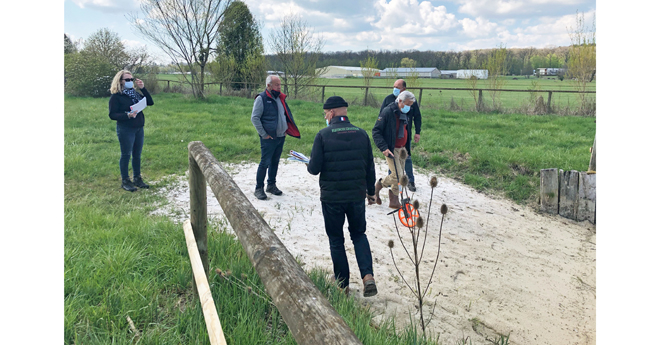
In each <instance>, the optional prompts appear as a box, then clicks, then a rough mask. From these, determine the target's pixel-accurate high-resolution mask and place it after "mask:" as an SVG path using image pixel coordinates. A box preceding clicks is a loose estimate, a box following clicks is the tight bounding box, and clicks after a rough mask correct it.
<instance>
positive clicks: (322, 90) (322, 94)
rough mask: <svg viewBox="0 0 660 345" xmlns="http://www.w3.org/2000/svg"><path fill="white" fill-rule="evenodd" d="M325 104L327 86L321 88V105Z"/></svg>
mask: <svg viewBox="0 0 660 345" xmlns="http://www.w3.org/2000/svg"><path fill="white" fill-rule="evenodd" d="M323 102H325V86H324V87H322V88H321V103H323Z"/></svg>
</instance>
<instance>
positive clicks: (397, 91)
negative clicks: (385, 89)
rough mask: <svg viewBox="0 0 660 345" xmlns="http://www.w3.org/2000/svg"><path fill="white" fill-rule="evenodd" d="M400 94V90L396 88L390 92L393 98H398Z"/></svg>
mask: <svg viewBox="0 0 660 345" xmlns="http://www.w3.org/2000/svg"><path fill="white" fill-rule="evenodd" d="M400 93H401V90H399V89H397V88H394V90H392V94H393V95H394V96H398V95H399V94H400Z"/></svg>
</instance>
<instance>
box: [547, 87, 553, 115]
mask: <svg viewBox="0 0 660 345" xmlns="http://www.w3.org/2000/svg"><path fill="white" fill-rule="evenodd" d="M551 104H552V91H548V104H546V105H545V106H546V109H545V112H546V113H547V114H550V112H551V111H552V106H551Z"/></svg>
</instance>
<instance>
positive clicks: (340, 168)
mask: <svg viewBox="0 0 660 345" xmlns="http://www.w3.org/2000/svg"><path fill="white" fill-rule="evenodd" d="M347 108H348V103H346V101H344V99H343V98H341V97H339V96H332V97H330V98H328V100H327V101H326V102H325V104H324V105H323V112H324V115H325V119H326V123H327V124H328V126H327V127H326V128H324V129H322V130H320V131H319V132H318V133H317V134H316V137H315V138H314V145H313V146H312V153H311V156H310V159H309V164H308V165H307V171H308V172H309V173H310V174H312V175H318V174H319V173H320V174H321V176H320V177H319V186H320V187H321V206H322V210H323V220H324V221H325V232H326V234H327V235H328V239H329V241H330V256H331V257H332V265H333V269H334V273H335V279H336V280H337V282H338V283H339V287H340V288H342V289H345V290H344V291H345V292H346V293H348V281H349V267H348V259H347V258H346V250H345V248H344V230H343V229H344V219H345V218H348V232H349V233H350V235H351V241H353V247H354V248H355V258H356V259H357V263H358V266H359V268H360V276H361V277H362V283H363V284H364V294H363V295H364V297H369V296H373V295H375V294H377V293H378V290H377V289H376V282H375V280H374V276H373V273H374V272H373V263H372V258H371V248H370V247H369V240H368V239H367V235H366V234H365V232H366V230H367V221H366V218H365V205H364V199H365V197H367V196H368V197H369V204H372V203H374V202H375V197H374V194H375V185H374V183H375V182H376V169H375V165H374V157H373V151H372V150H371V140H370V139H369V135H368V134H367V132H366V131H365V130H364V129H362V128H359V127H356V126H355V125H353V124H351V123H350V121H349V120H348V116H347V112H348V111H347Z"/></svg>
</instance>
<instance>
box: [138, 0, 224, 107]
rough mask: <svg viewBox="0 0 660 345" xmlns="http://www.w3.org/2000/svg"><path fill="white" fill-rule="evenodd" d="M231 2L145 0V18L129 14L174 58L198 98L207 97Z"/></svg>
mask: <svg viewBox="0 0 660 345" xmlns="http://www.w3.org/2000/svg"><path fill="white" fill-rule="evenodd" d="M231 1H232V0H142V2H141V3H140V9H141V11H142V14H143V15H144V18H138V16H137V14H131V15H129V17H130V20H131V22H132V25H133V26H134V27H135V29H136V30H137V31H138V32H139V33H140V34H141V35H142V36H144V37H145V38H146V39H148V40H149V41H151V42H153V43H154V44H156V45H157V46H158V47H159V48H160V49H161V50H163V51H164V52H165V54H167V55H168V56H169V57H170V58H171V59H172V61H173V62H174V63H175V64H176V66H177V68H178V70H179V72H181V74H182V75H183V78H184V81H185V82H186V83H188V84H189V85H190V86H191V87H192V91H193V94H194V95H195V97H197V98H204V75H205V73H206V70H205V69H206V64H207V63H208V62H209V61H212V55H213V54H214V48H213V47H215V45H216V44H217V40H218V34H219V31H218V27H219V26H220V22H221V21H222V18H223V17H224V15H225V12H226V10H227V7H228V5H229V4H230V3H231ZM188 73H189V74H190V76H188Z"/></svg>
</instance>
